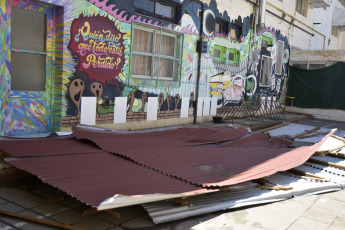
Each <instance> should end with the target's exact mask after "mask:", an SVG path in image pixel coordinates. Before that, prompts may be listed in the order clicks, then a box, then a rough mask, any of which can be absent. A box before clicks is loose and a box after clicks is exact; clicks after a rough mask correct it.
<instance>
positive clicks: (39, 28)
mask: <svg viewBox="0 0 345 230" xmlns="http://www.w3.org/2000/svg"><path fill="white" fill-rule="evenodd" d="M46 37H47V15H46V14H44V13H39V12H35V11H31V10H26V9H20V8H15V7H11V90H20V91H45V85H46V56H47V52H46ZM24 38H25V39H24Z"/></svg>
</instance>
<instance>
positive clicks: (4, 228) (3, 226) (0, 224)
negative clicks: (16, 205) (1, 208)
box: [0, 215, 14, 230]
mask: <svg viewBox="0 0 345 230" xmlns="http://www.w3.org/2000/svg"><path fill="white" fill-rule="evenodd" d="M2 217H3V216H1V215H0V230H11V229H14V228H13V227H11V226H9V225H8V223H6V222H4V221H1V219H2Z"/></svg>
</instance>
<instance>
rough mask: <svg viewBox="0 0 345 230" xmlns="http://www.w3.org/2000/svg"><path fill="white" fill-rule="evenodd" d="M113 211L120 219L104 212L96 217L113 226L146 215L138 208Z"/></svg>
mask: <svg viewBox="0 0 345 230" xmlns="http://www.w3.org/2000/svg"><path fill="white" fill-rule="evenodd" d="M114 211H115V212H118V213H119V214H120V217H118V218H117V217H115V216H113V215H111V214H109V213H107V212H105V211H103V212H101V213H100V214H99V215H97V217H98V218H101V219H103V220H106V221H108V222H111V223H114V224H121V223H123V222H126V221H128V220H130V219H133V218H135V217H138V216H141V215H142V214H144V213H146V211H145V210H143V209H142V208H141V207H140V206H130V207H124V208H117V209H114Z"/></svg>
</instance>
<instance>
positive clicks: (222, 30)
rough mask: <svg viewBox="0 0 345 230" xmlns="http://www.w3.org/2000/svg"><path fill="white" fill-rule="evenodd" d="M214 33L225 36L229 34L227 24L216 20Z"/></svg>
mask: <svg viewBox="0 0 345 230" xmlns="http://www.w3.org/2000/svg"><path fill="white" fill-rule="evenodd" d="M215 31H216V33H219V34H226V35H227V34H228V33H229V23H228V22H226V21H224V20H220V19H217V20H216V28H215Z"/></svg>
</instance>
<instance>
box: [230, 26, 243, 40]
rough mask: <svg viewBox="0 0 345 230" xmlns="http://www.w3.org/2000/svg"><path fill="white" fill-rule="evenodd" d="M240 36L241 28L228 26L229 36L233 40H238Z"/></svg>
mask: <svg viewBox="0 0 345 230" xmlns="http://www.w3.org/2000/svg"><path fill="white" fill-rule="evenodd" d="M241 35H242V26H239V25H235V24H231V25H230V36H231V37H233V38H237V39H240V37H241Z"/></svg>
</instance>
